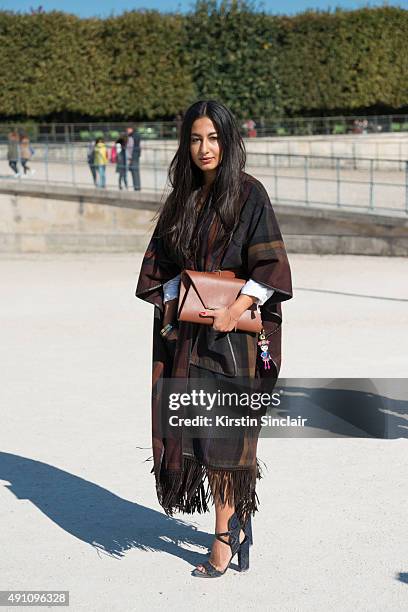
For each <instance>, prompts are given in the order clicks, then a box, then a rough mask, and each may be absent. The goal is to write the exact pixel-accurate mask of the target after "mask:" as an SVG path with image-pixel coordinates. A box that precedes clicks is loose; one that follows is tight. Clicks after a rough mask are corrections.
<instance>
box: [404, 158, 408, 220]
mask: <svg viewBox="0 0 408 612" xmlns="http://www.w3.org/2000/svg"><path fill="white" fill-rule="evenodd" d="M405 212H406V213H407V214H408V160H407V161H406V162H405Z"/></svg>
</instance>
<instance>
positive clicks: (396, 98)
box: [0, 0, 408, 121]
mask: <svg viewBox="0 0 408 612" xmlns="http://www.w3.org/2000/svg"><path fill="white" fill-rule="evenodd" d="M201 97H214V98H218V99H220V100H222V101H223V102H225V103H226V104H228V105H229V106H230V107H231V108H232V110H233V111H234V112H235V113H236V114H237V115H238V116H239V117H240V118H244V117H248V116H252V117H265V118H266V119H270V118H271V117H273V116H277V115H282V114H287V115H302V114H303V115H309V114H314V115H316V114H320V115H327V114H336V113H339V114H340V113H342V114H343V113H346V114H347V113H351V112H353V110H354V111H356V110H362V109H365V110H370V109H383V110H385V109H389V110H393V111H396V110H401V109H403V108H404V107H407V105H408V11H407V10H404V9H401V8H392V7H382V8H373V9H370V8H364V9H360V10H355V11H342V10H336V11H335V12H333V13H330V12H316V11H307V12H305V13H302V14H300V15H296V16H293V17H281V16H273V15H269V14H266V13H265V12H263V11H261V10H258V9H257V8H256V6H255V5H254V4H253V3H251V2H245V1H241V0H223V1H222V2H217V1H216V0H202V1H199V2H197V3H196V6H195V9H194V10H193V11H192V12H191V13H190V14H188V15H180V14H176V13H175V14H161V13H159V12H157V11H150V10H148V11H131V12H127V13H124V14H122V15H121V16H119V17H110V18H107V19H96V18H95V19H80V18H78V17H75V16H73V15H70V14H66V13H62V12H57V11H53V12H49V13H39V12H36V13H33V14H19V13H11V12H4V11H0V115H1V117H2V118H3V119H7V118H17V117H19V118H23V119H24V118H31V119H37V120H48V119H57V120H58V119H59V120H66V121H68V120H79V119H80V118H84V119H85V118H86V119H89V118H93V119H97V120H98V119H101V120H102V119H116V120H121V119H130V118H132V119H134V120H142V119H143V120H155V119H172V118H173V117H174V116H175V115H176V114H177V113H179V112H180V111H181V110H182V109H184V108H185V107H186V106H187V105H188V104H190V103H191V102H192V101H194V100H195V99H199V98H201Z"/></svg>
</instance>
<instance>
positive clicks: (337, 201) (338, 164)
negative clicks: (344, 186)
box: [336, 157, 341, 206]
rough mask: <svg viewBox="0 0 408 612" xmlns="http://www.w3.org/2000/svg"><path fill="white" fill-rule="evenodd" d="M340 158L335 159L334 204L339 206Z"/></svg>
mask: <svg viewBox="0 0 408 612" xmlns="http://www.w3.org/2000/svg"><path fill="white" fill-rule="evenodd" d="M340 186H341V183H340V157H336V204H337V206H341V203H340Z"/></svg>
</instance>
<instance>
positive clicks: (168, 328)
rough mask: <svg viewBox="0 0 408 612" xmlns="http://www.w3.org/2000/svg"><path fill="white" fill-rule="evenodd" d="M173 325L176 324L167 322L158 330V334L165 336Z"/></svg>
mask: <svg viewBox="0 0 408 612" xmlns="http://www.w3.org/2000/svg"><path fill="white" fill-rule="evenodd" d="M175 327H176V325H174V324H173V323H167V325H165V326H164V327H162V328H161V330H160V334H161V336H162V338H165V337H166V336H167V335H168V334H169V333H170V332H171V330H172V329H174V328H175Z"/></svg>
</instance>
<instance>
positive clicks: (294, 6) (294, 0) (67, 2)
mask: <svg viewBox="0 0 408 612" xmlns="http://www.w3.org/2000/svg"><path fill="white" fill-rule="evenodd" d="M257 4H258V5H261V6H262V5H263V7H264V8H265V10H266V11H267V12H269V13H274V14H279V13H284V14H293V13H299V12H302V11H305V10H306V9H308V8H312V9H320V10H328V9H331V10H333V9H334V8H335V7H336V6H337V7H341V8H344V9H356V8H359V7H363V6H382V5H384V4H388V5H389V6H400V7H402V8H405V9H408V0H400V2H393V1H390V2H384V1H383V0H380V1H379V2H377V1H376V0H371V1H369V2H359V1H358V0H337V1H336V0H334V1H333V2H329V1H327V0H283V1H281V2H276V1H272V0H264V1H263V2H257ZM40 5H41V6H42V7H43V8H44V10H46V11H51V10H59V11H65V12H69V13H74V14H76V15H79V16H80V17H91V16H99V17H106V16H108V15H120V14H121V13H123V12H124V11H129V10H134V9H139V8H148V9H156V10H159V11H164V12H171V11H174V10H176V9H179V10H180V11H182V12H185V11H188V10H190V9H191V8H192V6H194V2H193V1H192V0H172V1H169V0H131V1H129V0H116V1H114V0H60V1H57V2H48V1H47V0H44V1H43V2H41V0H28V1H26V0H23V1H19V0H14V1H13V0H11V1H10V0H9V1H6V2H2V1H1V0H0V9H1V10H9V11H18V12H27V11H30V9H31V7H34V8H37V7H38V6H40Z"/></svg>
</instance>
